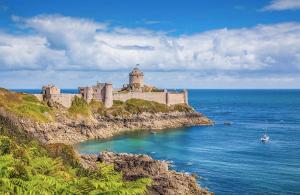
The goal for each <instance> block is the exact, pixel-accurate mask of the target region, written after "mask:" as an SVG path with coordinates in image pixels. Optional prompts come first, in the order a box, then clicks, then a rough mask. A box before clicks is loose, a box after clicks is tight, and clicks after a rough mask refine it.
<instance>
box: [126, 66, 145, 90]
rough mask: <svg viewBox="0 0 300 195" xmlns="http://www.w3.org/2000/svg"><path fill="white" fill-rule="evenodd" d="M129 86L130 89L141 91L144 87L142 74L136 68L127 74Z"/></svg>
mask: <svg viewBox="0 0 300 195" xmlns="http://www.w3.org/2000/svg"><path fill="white" fill-rule="evenodd" d="M129 86H130V87H131V89H142V88H143V87H144V73H143V72H142V71H141V70H140V69H138V68H137V67H136V68H134V69H133V70H132V71H131V72H130V73H129Z"/></svg>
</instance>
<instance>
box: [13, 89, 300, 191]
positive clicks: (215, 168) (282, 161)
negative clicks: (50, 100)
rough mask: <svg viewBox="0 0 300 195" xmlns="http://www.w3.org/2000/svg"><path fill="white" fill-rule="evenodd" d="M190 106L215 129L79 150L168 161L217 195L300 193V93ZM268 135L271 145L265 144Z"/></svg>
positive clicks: (244, 94)
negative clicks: (194, 176)
mask: <svg viewBox="0 0 300 195" xmlns="http://www.w3.org/2000/svg"><path fill="white" fill-rule="evenodd" d="M17 91H18V90H17ZM19 91H24V90H19ZM63 91H65V92H74V91H76V90H63ZM25 92H33V90H27V91H25ZM189 104H190V105H191V106H193V107H194V108H195V109H196V110H197V111H198V112H201V113H203V114H204V115H206V116H207V117H209V118H210V119H212V120H213V121H214V122H215V125H213V126H195V127H184V128H177V129H166V130H163V131H158V132H157V133H156V134H152V133H150V132H149V131H136V132H131V133H124V134H122V135H120V136H117V137H114V138H112V139H107V140H90V141H86V142H82V143H78V144H76V145H74V147H75V149H76V150H78V151H79V152H80V153H84V154H90V153H96V154H97V153H99V152H101V151H103V150H110V151H115V152H126V153H135V154H147V155H150V156H151V157H153V158H155V159H159V160H168V161H170V162H171V163H172V166H171V169H174V170H176V171H180V172H185V173H187V174H193V173H195V174H197V175H198V176H199V177H198V180H197V181H198V183H199V184H200V185H201V187H203V188H208V189H209V190H210V191H212V192H214V193H215V194H216V195H218V194H232V195H235V194H251V195H252V194H300V90H189ZM227 122H229V123H230V124H231V125H228V124H224V123H227ZM265 132H266V133H267V134H268V135H269V136H270V141H269V142H268V143H262V142H261V141H260V138H261V136H262V135H263V134H264V133H265Z"/></svg>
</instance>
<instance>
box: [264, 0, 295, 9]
mask: <svg viewBox="0 0 300 195" xmlns="http://www.w3.org/2000/svg"><path fill="white" fill-rule="evenodd" d="M296 9H300V0H273V1H271V2H270V4H269V5H267V6H266V7H264V8H263V10H264V11H273V10H274V11H282V10H296Z"/></svg>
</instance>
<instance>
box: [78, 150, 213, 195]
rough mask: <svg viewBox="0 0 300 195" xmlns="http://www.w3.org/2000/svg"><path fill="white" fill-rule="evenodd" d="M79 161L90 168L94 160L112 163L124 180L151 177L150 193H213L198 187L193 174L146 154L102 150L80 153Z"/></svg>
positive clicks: (169, 194)
mask: <svg viewBox="0 0 300 195" xmlns="http://www.w3.org/2000/svg"><path fill="white" fill-rule="evenodd" d="M81 161H82V164H83V165H84V166H85V167H87V168H92V169H95V168H96V161H100V162H103V163H106V164H114V167H115V169H116V170H117V171H122V172H123V174H124V179H126V180H136V179H139V178H151V179H152V180H153V184H152V185H151V186H149V187H148V190H149V191H148V193H149V194H151V195H156V194H165V195H173V194H174V195H175V194H176V195H177V194H178V195H181V194H189V195H193V194H197V195H198V194H199V195H201V194H203V195H204V194H213V193H211V192H209V191H208V190H206V189H202V188H200V187H199V186H198V185H197V182H196V179H195V178H194V177H193V176H190V175H187V174H185V173H179V172H176V171H173V170H169V163H168V162H166V161H159V160H154V159H152V158H151V157H149V156H147V155H134V154H127V153H114V152H102V153H100V154H99V155H98V156H97V155H82V157H81Z"/></svg>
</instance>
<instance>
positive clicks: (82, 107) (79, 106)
mask: <svg viewBox="0 0 300 195" xmlns="http://www.w3.org/2000/svg"><path fill="white" fill-rule="evenodd" d="M68 111H69V114H70V115H71V116H90V115H91V110H90V108H89V105H88V104H87V102H86V101H85V100H84V99H83V98H79V97H77V96H75V98H74V100H73V102H72V105H71V107H70V108H69V109H68Z"/></svg>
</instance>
